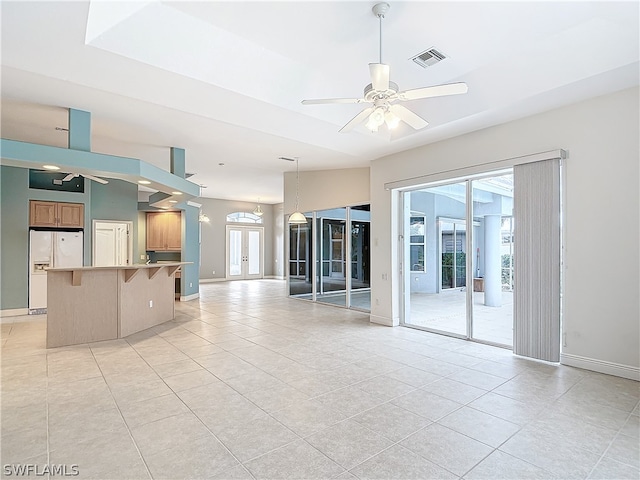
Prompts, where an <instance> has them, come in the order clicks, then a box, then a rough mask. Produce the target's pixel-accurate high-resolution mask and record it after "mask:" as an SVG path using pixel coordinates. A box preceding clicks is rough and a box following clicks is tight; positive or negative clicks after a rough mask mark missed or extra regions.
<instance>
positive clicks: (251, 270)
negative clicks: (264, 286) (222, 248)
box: [226, 225, 264, 280]
mask: <svg viewBox="0 0 640 480" xmlns="http://www.w3.org/2000/svg"><path fill="white" fill-rule="evenodd" d="M263 257H264V228H263V227H237V226H232V225H227V262H226V263H227V272H226V273H227V279H228V280H250V279H256V278H262V277H263V270H264V268H263V265H264V258H263Z"/></svg>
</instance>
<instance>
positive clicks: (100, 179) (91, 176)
mask: <svg viewBox="0 0 640 480" xmlns="http://www.w3.org/2000/svg"><path fill="white" fill-rule="evenodd" d="M82 176H83V177H84V178H88V179H89V180H93V181H94V182H98V183H101V184H102V185H106V184H107V183H109V182H108V181H107V180H105V179H104V178H100V177H94V176H93V175H88V174H84V175H82Z"/></svg>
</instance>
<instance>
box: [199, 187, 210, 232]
mask: <svg viewBox="0 0 640 480" xmlns="http://www.w3.org/2000/svg"><path fill="white" fill-rule="evenodd" d="M203 188H207V186H206V185H202V184H200V198H202V189H203ZM198 221H199V222H200V223H209V222H210V221H211V219H210V218H209V216H208V215H207V214H206V213H204V212H203V211H202V208H200V213H199V214H198Z"/></svg>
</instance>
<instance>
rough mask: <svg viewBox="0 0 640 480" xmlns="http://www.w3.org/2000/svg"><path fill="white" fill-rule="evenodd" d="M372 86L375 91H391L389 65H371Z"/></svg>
mask: <svg viewBox="0 0 640 480" xmlns="http://www.w3.org/2000/svg"><path fill="white" fill-rule="evenodd" d="M369 73H370V74H371V85H372V86H373V89H374V90H381V91H383V92H384V91H387V90H389V65H385V64H384V63H370V64H369Z"/></svg>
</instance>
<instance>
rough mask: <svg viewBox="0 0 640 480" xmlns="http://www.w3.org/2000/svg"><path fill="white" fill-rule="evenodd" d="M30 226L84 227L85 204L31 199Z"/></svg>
mask: <svg viewBox="0 0 640 480" xmlns="http://www.w3.org/2000/svg"><path fill="white" fill-rule="evenodd" d="M29 226H30V227H54V228H83V227H84V204H83V203H63V202H44V201H41V200H30V201H29Z"/></svg>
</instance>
